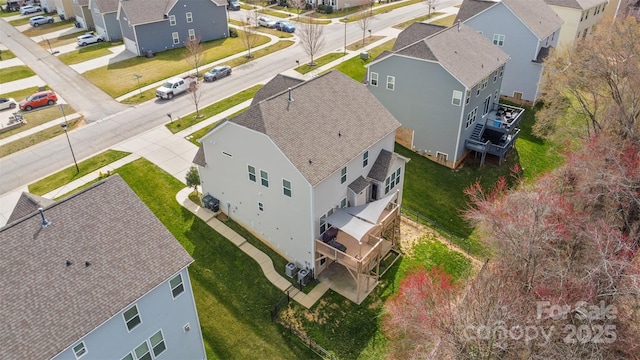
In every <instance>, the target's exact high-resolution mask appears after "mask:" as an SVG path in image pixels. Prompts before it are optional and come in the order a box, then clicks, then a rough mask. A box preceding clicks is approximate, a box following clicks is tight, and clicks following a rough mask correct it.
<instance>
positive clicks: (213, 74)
mask: <svg viewBox="0 0 640 360" xmlns="http://www.w3.org/2000/svg"><path fill="white" fill-rule="evenodd" d="M228 75H231V66H229V65H220V66H216V67H214V68H212V69H211V70H209V71H207V72H206V73H205V74H204V81H216V80H218V79H220V78H223V77H225V76H228Z"/></svg>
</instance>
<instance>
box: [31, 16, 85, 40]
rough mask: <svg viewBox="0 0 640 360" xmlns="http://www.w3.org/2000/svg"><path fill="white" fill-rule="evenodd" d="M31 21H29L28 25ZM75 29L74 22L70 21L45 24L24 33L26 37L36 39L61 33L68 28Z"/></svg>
mask: <svg viewBox="0 0 640 360" xmlns="http://www.w3.org/2000/svg"><path fill="white" fill-rule="evenodd" d="M28 22H29V21H27V23H28ZM72 27H74V24H73V22H71V21H69V20H63V21H56V22H54V23H52V24H44V25H40V26H38V27H32V28H30V29H27V30H25V31H23V32H22V34H23V35H24V36H28V37H34V36H38V35H44V34H48V33H50V32H54V31H59V30H62V29H66V28H72Z"/></svg>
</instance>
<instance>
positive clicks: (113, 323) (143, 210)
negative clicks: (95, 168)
mask: <svg viewBox="0 0 640 360" xmlns="http://www.w3.org/2000/svg"><path fill="white" fill-rule="evenodd" d="M35 206H39V207H41V209H42V210H41V211H39V210H38V209H36V208H35ZM11 220H12V221H10V222H9V223H7V225H5V226H4V227H2V228H0V246H1V247H2V251H0V278H1V279H2V283H3V290H4V292H3V295H2V296H0V318H1V319H2V321H0V359H30V360H34V359H56V360H58V359H60V360H62V359H70V360H77V359H82V360H84V359H117V360H120V359H123V360H134V359H136V360H137V359H149V360H152V359H204V358H205V357H206V355H205V351H204V344H203V341H202V332H201V330H200V324H199V321H198V314H197V311H196V306H195V302H194V298H193V292H192V289H191V283H190V280H189V272H188V266H189V264H191V263H192V262H193V259H192V258H191V256H189V254H188V253H187V252H186V251H185V250H184V248H183V247H182V246H181V245H180V244H179V243H178V241H177V240H176V238H175V237H174V236H173V235H172V234H171V233H170V232H169V231H168V230H167V229H166V228H165V227H164V226H163V225H162V223H161V222H160V221H159V220H158V218H156V216H155V215H154V214H153V213H152V212H151V211H150V210H149V209H148V208H147V207H146V206H145V205H144V204H143V203H142V201H140V199H139V198H138V197H137V196H136V194H135V193H134V192H133V190H131V189H130V188H129V186H128V185H127V184H126V183H125V182H124V180H123V179H122V178H121V177H120V176H119V175H113V176H111V177H109V178H107V179H105V180H103V181H101V182H98V183H96V184H94V185H92V186H91V187H89V188H87V189H84V190H82V191H80V192H78V193H76V194H73V195H70V196H69V197H66V198H64V199H62V200H58V201H55V202H53V203H51V202H50V201H43V200H42V198H39V197H29V196H23V197H22V201H21V204H20V206H19V209H17V210H16V211H14V214H12V219H11Z"/></svg>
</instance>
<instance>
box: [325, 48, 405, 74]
mask: <svg viewBox="0 0 640 360" xmlns="http://www.w3.org/2000/svg"><path fill="white" fill-rule="evenodd" d="M395 42H396V40H395V39H392V40H389V41H387V42H385V43H383V44H382V45H380V46H376V47H375V48H373V49H371V50H369V58H368V59H366V60H362V59H361V58H360V57H359V56H356V57H353V58H351V59H349V60H346V61H344V62H342V63H341V64H340V65H338V66H336V67H335V69H337V70H338V71H341V72H342V73H344V74H346V75H347V76H349V77H350V78H352V79H354V80H356V81H362V79H364V77H365V75H366V73H367V68H366V67H365V65H366V64H368V63H369V62H371V60H373V59H375V58H376V56H378V55H380V54H381V53H382V52H383V51H391V49H392V48H393V44H394V43H395Z"/></svg>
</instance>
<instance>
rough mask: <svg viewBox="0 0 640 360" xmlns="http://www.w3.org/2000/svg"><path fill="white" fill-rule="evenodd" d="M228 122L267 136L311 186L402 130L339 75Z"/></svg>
mask: <svg viewBox="0 0 640 360" xmlns="http://www.w3.org/2000/svg"><path fill="white" fill-rule="evenodd" d="M229 121H231V122H233V123H236V124H238V125H241V126H244V127H247V128H250V129H253V130H255V131H259V132H262V133H264V134H266V135H267V136H269V137H270V138H271V140H272V141H273V142H274V143H275V144H276V146H278V148H279V149H280V150H281V151H282V152H283V153H284V154H285V156H287V158H289V160H290V161H291V162H292V163H293V164H294V166H295V167H296V168H297V169H298V170H299V171H300V172H301V173H302V175H303V176H304V177H305V178H306V179H307V181H309V183H310V184H311V185H316V184H317V183H319V182H320V181H322V180H323V179H325V178H326V177H328V176H329V175H331V174H332V173H334V172H335V171H338V170H339V169H340V168H341V167H343V166H344V165H345V164H346V163H347V162H348V161H350V160H352V159H353V158H354V157H356V156H358V155H359V154H361V153H362V152H363V151H365V150H366V149H368V148H369V147H370V146H371V145H373V144H375V143H377V142H378V141H380V140H381V139H382V138H384V137H385V136H387V135H389V134H390V133H392V132H393V131H395V130H396V129H397V128H398V127H399V126H400V123H399V122H398V120H396V118H395V117H394V116H393V115H391V113H390V112H389V111H388V110H387V109H386V108H385V107H384V106H383V105H382V104H381V103H380V102H379V101H378V99H376V97H375V96H374V95H373V94H371V92H369V90H368V89H367V87H366V86H365V85H363V84H361V83H359V82H357V81H354V80H353V79H351V78H349V77H347V76H346V75H344V74H342V73H341V72H339V71H330V72H328V73H325V74H323V75H320V76H318V77H315V78H313V79H311V80H308V81H305V82H303V83H301V84H299V85H296V86H293V87H291V91H288V90H285V91H283V92H281V93H279V94H276V95H274V96H272V97H270V98H267V99H265V100H263V101H261V102H259V103H258V104H256V105H253V106H251V107H249V108H248V109H247V110H246V111H245V112H243V113H241V114H240V115H238V116H236V117H234V118H232V119H231V120H229Z"/></svg>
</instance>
